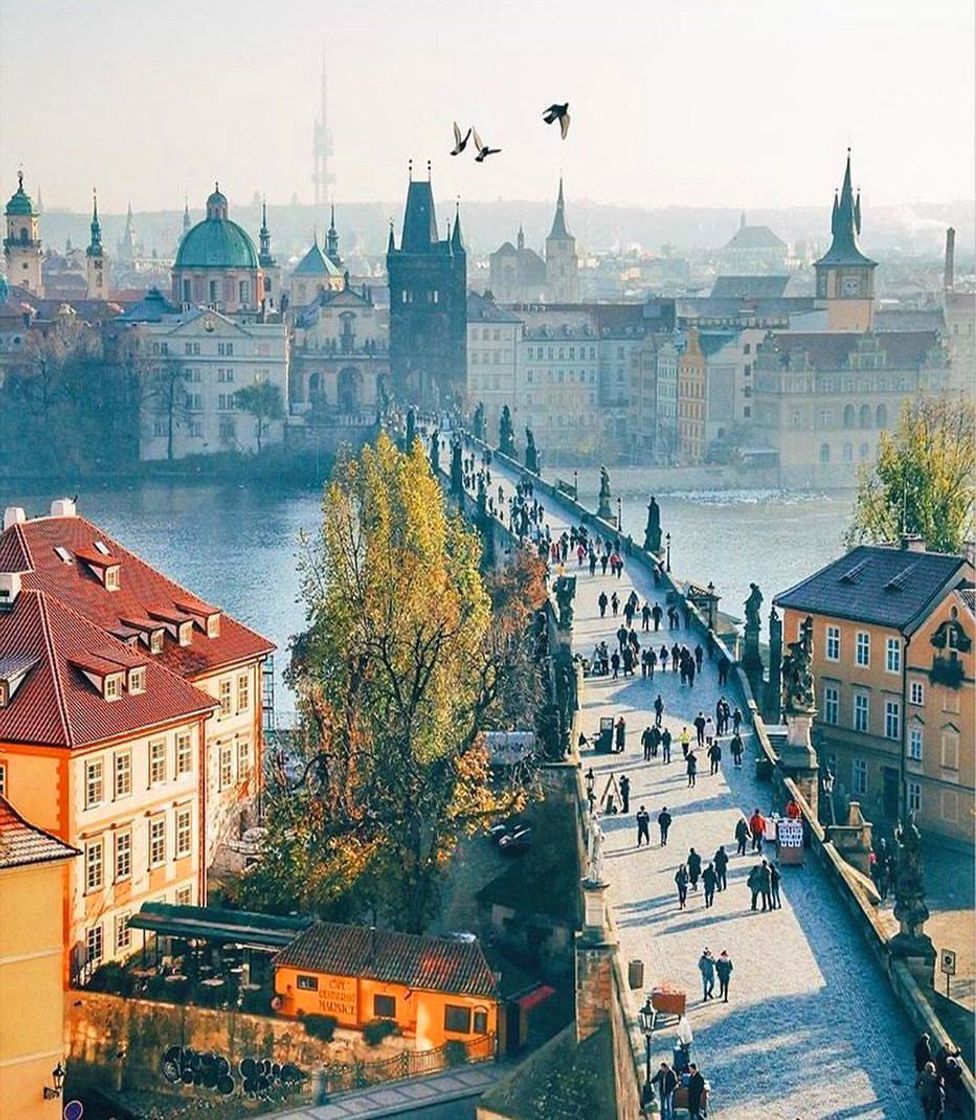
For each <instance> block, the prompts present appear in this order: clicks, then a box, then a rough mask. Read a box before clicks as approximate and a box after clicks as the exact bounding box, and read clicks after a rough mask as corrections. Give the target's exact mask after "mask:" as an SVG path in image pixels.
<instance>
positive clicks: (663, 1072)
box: [651, 1062, 678, 1120]
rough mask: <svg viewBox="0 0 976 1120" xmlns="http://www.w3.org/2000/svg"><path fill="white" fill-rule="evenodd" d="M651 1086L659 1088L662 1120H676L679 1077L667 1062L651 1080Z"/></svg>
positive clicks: (662, 1064) (663, 1063)
mask: <svg viewBox="0 0 976 1120" xmlns="http://www.w3.org/2000/svg"><path fill="white" fill-rule="evenodd" d="M651 1084H652V1085H655V1086H656V1087H657V1095H658V1100H659V1101H660V1102H661V1120H674V1091H675V1089H677V1087H678V1075H677V1074H676V1073H675V1072H674V1070H673V1069H672V1068H671V1067H670V1066H669V1065H668V1063H667V1062H662V1063H661V1065H660V1066H659V1067H658V1071H657V1073H655V1074H654V1076H653V1077H652V1078H651Z"/></svg>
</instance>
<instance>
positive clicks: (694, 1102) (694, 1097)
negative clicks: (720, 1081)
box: [688, 1062, 705, 1120]
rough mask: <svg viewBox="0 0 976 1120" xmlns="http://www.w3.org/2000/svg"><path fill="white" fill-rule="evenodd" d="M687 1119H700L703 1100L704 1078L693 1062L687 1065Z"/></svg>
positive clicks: (702, 1114)
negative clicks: (688, 1074) (688, 1075)
mask: <svg viewBox="0 0 976 1120" xmlns="http://www.w3.org/2000/svg"><path fill="white" fill-rule="evenodd" d="M688 1072H689V1073H690V1074H691V1076H690V1077H689V1078H688V1120H702V1118H703V1116H704V1113H703V1112H702V1105H703V1104H704V1100H705V1078H704V1077H702V1075H701V1072H700V1071H699V1069H698V1066H696V1065H695V1063H694V1062H692V1063H691V1065H690V1066H689V1067H688Z"/></svg>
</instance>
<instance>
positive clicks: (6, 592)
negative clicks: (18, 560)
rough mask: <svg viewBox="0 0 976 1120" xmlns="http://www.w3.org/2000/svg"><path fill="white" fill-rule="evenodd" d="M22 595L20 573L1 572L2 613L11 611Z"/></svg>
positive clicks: (0, 594) (0, 605) (0, 596)
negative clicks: (18, 597)
mask: <svg viewBox="0 0 976 1120" xmlns="http://www.w3.org/2000/svg"><path fill="white" fill-rule="evenodd" d="M19 594H20V573H19V572H0V611H4V610H6V611H9V610H10V608H11V607H12V606H13V605H14V603H15V602H16V601H17V596H18V595H19Z"/></svg>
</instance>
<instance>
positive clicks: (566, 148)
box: [0, 0, 973, 213]
mask: <svg viewBox="0 0 976 1120" xmlns="http://www.w3.org/2000/svg"><path fill="white" fill-rule="evenodd" d="M469 7H470V5H468V4H459V5H456V6H452V8H450V9H448V8H446V7H445V6H444V5H439V4H436V3H419V4H414V5H412V6H411V7H409V8H407V9H404V10H402V11H399V12H391V13H384V18H383V19H381V20H380V19H377V11H376V5H375V4H373V3H368V2H367V3H365V4H363V5H362V6H361V7H360V8H359V9H357V10H356V11H355V12H343V13H342V15H341V17H340V18H333V19H332V20H327V19H324V18H322V17H321V14H320V13H319V12H318V10H317V9H313V8H312V6H311V5H310V4H306V3H304V2H302V3H299V4H298V5H297V7H296V18H294V19H290V20H289V21H288V23H287V25H285V24H282V25H278V24H276V23H275V22H274V21H268V20H266V19H264V18H263V13H262V12H261V9H259V8H258V7H257V6H256V5H254V4H250V3H245V4H242V5H240V4H239V5H234V6H233V11H234V13H235V16H237V15H238V14H239V18H235V19H234V20H230V19H229V15H230V12H231V10H232V9H231V6H230V5H228V4H226V3H217V4H216V5H213V6H211V8H210V9H208V10H207V11H206V12H200V11H199V10H193V9H191V8H190V7H189V5H187V4H184V3H177V4H175V5H172V6H170V7H169V8H167V9H166V10H164V11H160V12H158V14H156V15H155V17H154V26H155V32H154V34H153V35H152V36H147V35H145V34H144V33H143V30H142V28H139V27H136V26H134V25H133V24H132V23H131V21H127V20H126V19H125V17H124V14H123V13H124V12H128V11H129V10H130V9H128V8H125V9H123V7H122V6H121V5H120V4H118V3H117V2H116V0H106V2H104V3H100V4H99V5H98V7H97V9H96V10H95V11H93V10H92V9H91V8H86V9H83V10H82V9H76V8H75V6H74V5H70V4H67V3H65V2H63V0H42V2H41V3H39V4H37V5H35V6H33V7H32V8H31V9H30V10H29V11H27V10H24V11H22V10H21V9H20V8H18V7H17V6H15V5H13V4H10V3H8V2H7V0H3V2H2V3H0V31H2V36H0V39H2V43H3V46H2V47H0V106H2V108H0V148H2V150H3V152H4V154H5V159H6V160H9V161H10V167H9V169H7V170H6V171H5V175H7V177H12V176H13V174H14V172H15V171H16V168H17V166H23V168H24V170H25V176H26V179H27V182H28V185H29V188H33V189H35V190H36V188H37V185H38V184H40V186H41V188H42V189H43V193H44V200H45V203H46V205H47V206H49V207H58V208H61V207H65V208H69V209H72V210H77V211H83V210H84V209H85V208H86V207H87V206H88V205H89V204H90V197H91V195H90V191H91V186H92V184H96V185H97V186H98V189H99V200H100V206H101V207H102V208H103V210H104V211H105V212H106V213H112V212H119V211H124V209H125V206H126V205H127V203H128V202H129V201H130V200H131V201H132V203H133V206H134V208H135V209H137V210H154V209H172V208H173V207H174V206H176V205H177V204H179V203H180V202H181V201H182V199H183V196H184V192H188V193H189V196H190V198H191V200H195V199H197V198H198V197H202V196H203V193H202V192H204V191H205V190H206V189H209V187H210V184H212V182H213V181H214V179H219V180H220V181H221V183H222V184H223V187H224V189H225V190H226V191H227V192H228V194H229V196H230V197H231V199H232V202H234V201H236V202H237V204H240V203H242V202H244V201H245V200H247V199H250V197H251V195H252V194H253V192H254V190H256V189H260V190H263V192H264V193H266V195H267V197H268V199H269V201H270V202H272V203H278V204H280V203H282V202H287V201H289V200H290V199H291V198H292V195H293V194H297V196H298V200H299V201H300V202H311V200H312V197H313V185H312V137H313V125H314V121H315V118H316V116H317V113H318V107H319V102H320V94H319V90H320V79H321V71H320V65H321V48H320V41H321V42H322V43H324V49H325V55H326V66H327V72H328V81H329V112H330V116H329V121H328V126H329V129H330V130H331V132H332V134H333V138H334V145H335V154H334V156H333V159H332V163H331V171H332V172H334V174H335V176H336V182H335V184H334V186H333V188H332V191H331V193H332V195H333V196H334V197H335V198H336V200H338V201H343V200H345V201H353V200H376V201H385V200H389V199H396V198H399V197H401V194H402V187H403V179H404V177H405V174H406V167H407V162H408V160H410V159H411V158H412V159H413V161H414V168H415V173H417V174H419V175H421V176H423V175H426V170H425V168H426V161H427V159H428V158H430V159H431V160H433V162H434V174H435V178H436V180H437V188H438V195H439V197H440V198H442V199H449V198H452V197H454V196H455V195H459V196H460V197H461V199H462V200H467V201H491V200H495V199H498V198H505V199H510V200H511V199H527V200H535V199H540V200H541V199H548V198H551V197H552V191H553V186H552V184H553V182H555V180H556V178H557V177H558V176H559V174H560V173H564V174H565V175H566V176H567V179H569V180H571V181H572V183H573V193H574V196H575V197H576V198H578V199H580V200H584V199H590V200H595V201H600V202H605V203H608V204H614V205H641V206H646V207H648V208H656V207H661V206H669V205H674V206H714V205H725V206H736V207H738V206H741V207H745V208H749V209H751V208H755V209H764V208H776V207H784V206H808V205H823V199H824V190H825V184H829V185H830V186H833V185H834V184H835V183H836V177H837V168H838V165H839V163H840V160H841V159H842V157H843V153H844V149H845V148H846V147H847V146H848V144H850V145H851V146H852V147H853V149H854V153H855V161H856V170H857V175H858V178H859V181H860V183H861V186H862V187H863V190H864V196H865V199H866V201H868V202H870V204H871V205H874V206H880V205H893V204H900V203H905V204H908V203H911V202H913V201H920V202H922V201H924V202H948V201H954V200H958V199H966V198H969V197H971V196H972V181H973V179H972V166H973V144H972V139H971V137H972V135H973V127H972V123H973V122H972V109H971V106H972V104H973V75H972V67H971V58H970V55H971V49H970V47H971V43H972V29H973V13H972V10H971V8H970V6H969V5H964V4H962V3H955V2H953V3H947V4H946V5H944V10H943V12H942V18H941V19H940V21H939V24H938V26H935V25H933V24H932V21H926V20H925V19H924V18H923V16H922V15H921V14H916V13H915V12H914V10H913V9H911V8H909V7H908V5H907V4H898V5H894V6H893V5H890V4H889V5H885V6H884V8H883V9H882V7H881V6H880V5H878V4H875V3H873V2H869V3H862V4H859V5H857V6H856V8H855V10H854V11H850V10H848V9H846V8H845V9H843V10H842V9H840V8H839V7H837V6H836V5H831V6H830V7H829V8H824V7H821V6H817V5H814V4H812V3H805V2H804V3H801V4H797V5H792V6H791V8H790V11H789V13H788V14H787V13H785V12H783V11H780V10H779V9H777V8H776V7H775V6H773V5H772V4H769V3H766V2H765V0H757V2H756V3H755V4H753V5H752V7H751V16H752V22H753V25H754V26H755V27H756V28H757V29H759V30H758V31H757V36H758V38H757V44H756V46H757V49H756V50H755V51H748V50H746V51H743V49H742V47H741V43H742V35H741V31H742V16H741V10H740V11H738V12H736V11H733V9H732V8H731V7H728V8H725V9H723V10H719V11H718V12H708V13H707V18H706V7H705V5H704V4H702V3H697V2H692V3H690V4H685V5H683V6H681V7H680V8H679V7H677V6H676V5H672V4H670V3H666V4H663V5H662V13H663V16H664V18H662V19H660V20H657V21H655V22H654V23H653V26H652V27H651V30H649V31H648V34H647V36H646V37H645V36H642V35H636V36H635V35H633V34H632V33H630V28H631V24H632V23H633V21H634V20H635V19H637V20H642V19H643V20H646V14H642V13H643V9H638V8H636V7H634V6H631V5H626V6H621V7H620V8H618V9H617V10H615V11H614V12H612V13H610V14H609V15H608V16H606V17H605V18H604V19H602V20H601V22H600V24H599V26H594V27H592V28H589V29H588V25H587V21H586V7H585V5H582V4H580V3H569V4H567V5H564V15H563V18H562V20H561V22H560V24H559V25H558V26H557V25H554V24H553V23H552V21H551V18H550V17H549V16H548V13H546V12H545V11H543V9H541V7H531V8H529V9H528V10H524V11H517V10H516V8H515V7H514V6H512V5H510V4H507V3H503V4H501V5H500V6H499V7H498V8H497V9H496V18H495V19H494V20H493V23H492V25H491V26H489V27H484V28H481V27H479V28H478V34H479V36H480V38H479V41H478V43H477V44H472V45H471V47H470V48H469V49H465V50H456V49H452V50H447V49H445V48H444V46H443V45H444V44H455V45H456V44H460V43H461V42H463V41H464V38H463V36H462V35H461V31H462V29H466V35H467V38H468V39H470V38H471V32H470V28H471V26H472V22H471V16H472V13H471V12H470V11H469ZM882 11H883V12H884V15H885V20H884V22H883V23H882V22H879V21H878V19H877V18H876V17H877V16H878V15H880V14H881V13H882ZM259 15H261V16H262V18H260V19H259V18H258V17H259ZM672 16H673V18H672ZM36 20H44V21H45V23H46V25H48V28H49V29H48V30H47V31H46V34H45V36H44V38H43V40H42V39H39V38H38V37H37V36H36V35H34V34H32V33H31V26H32V21H36ZM109 28H111V34H109V33H108V31H109ZM435 33H436V34H435ZM733 34H734V35H735V37H733ZM335 41H338V42H339V43H340V44H341V46H340V47H339V48H338V49H336V48H335V47H334V46H333V43H334V42H335ZM160 42H163V43H179V48H178V51H177V52H176V54H175V56H174V55H173V53H172V49H171V48H167V55H166V64H165V66H161V65H160V55H159V47H158V44H159V43H160ZM215 42H219V43H221V44H222V46H221V48H220V53H219V55H217V56H215V54H214V50H213V44H214V43H215ZM732 42H737V43H738V44H740V45H739V47H738V50H730V49H729V48H728V44H729V43H732ZM797 43H802V44H803V47H804V51H803V57H802V58H801V57H799V56H798V54H797V51H796V48H795V44H797ZM530 44H533V45H532V46H530ZM52 53H53V54H57V55H59V56H61V57H72V56H75V57H78V58H80V59H83V60H84V61H83V64H79V65H78V66H75V67H70V66H66V67H62V68H60V69H58V70H54V71H51V72H44V90H45V95H44V97H43V99H41V100H40V101H39V100H38V99H37V98H36V97H35V98H34V99H33V100H32V113H31V114H30V116H28V115H27V114H24V113H22V112H18V109H17V104H18V91H21V90H23V89H25V88H29V87H30V82H31V80H32V79H31V74H32V73H33V74H35V75H36V74H37V73H38V72H41V70H42V68H43V58H44V55H45V54H52ZM405 53H406V54H407V55H409V58H410V62H409V65H408V66H407V68H406V73H407V75H408V77H409V80H408V81H406V82H405V81H404V80H403V74H404V68H403V66H402V64H401V61H400V59H401V57H402V56H403V55H404V54H405ZM807 58H810V59H814V60H815V61H814V62H813V63H812V64H805V63H804V60H805V59H807ZM215 59H216V61H217V62H219V63H221V65H220V66H219V67H218V68H217V74H216V80H215V81H212V80H210V78H209V76H208V74H209V72H208V67H210V66H212V64H213V63H214V61H215ZM757 60H761V65H757V64H756V62H757ZM648 62H649V63H650V64H651V65H649V66H648V65H647V63H648ZM224 66H226V67H227V68H226V69H224ZM821 71H822V72H823V73H825V74H826V75H833V74H843V75H844V80H843V82H832V81H828V80H824V81H820V80H819V78H818V74H819V73H820V72H821ZM498 73H506V74H513V75H515V77H514V78H513V80H511V81H510V82H508V83H506V84H505V85H504V86H502V85H500V84H499V83H497V82H496V81H493V80H492V79H493V76H494V75H495V74H498ZM797 74H799V75H800V77H799V78H797V76H796V75H797ZM906 74H907V75H910V77H911V80H910V81H906V80H905V75H906ZM225 78H226V80H225ZM276 83H280V85H279V84H276ZM730 83H731V84H734V85H736V86H737V87H738V101H739V104H740V109H739V110H737V111H738V112H741V113H743V114H744V115H745V116H746V126H745V128H744V129H743V128H730V127H729V121H728V118H727V114H723V117H722V118H721V119H720V118H719V116H718V115H717V114H715V112H714V110H715V107H716V105H720V106H722V107H724V105H725V104H727V100H728V97H727V95H728V90H729V88H730ZM276 90H277V92H274V91H276ZM445 91H450V93H449V94H448V93H445ZM554 97H557V98H559V99H561V100H565V99H568V100H569V102H570V106H571V113H572V117H573V126H572V129H571V131H570V135H569V138H568V139H567V140H566V141H565V142H562V141H560V140H559V138H558V134H557V133H556V132H555V131H554V130H551V129H547V128H546V127H545V125H544V124H543V123H542V121H541V116H540V112H541V109H542V108H544V106H545V105H546V104H548V103H549V102H550V101H551V100H553V98H554ZM201 104H204V105H205V106H207V107H208V108H207V109H205V110H204V111H203V112H201V110H200V105H201ZM946 104H948V105H950V106H956V107H957V111H956V112H949V113H946V112H945V111H944V107H945V105H946ZM393 105H395V106H396V109H397V111H396V114H395V115H394V114H393V113H391V111H390V106H393ZM621 105H623V106H624V109H625V111H624V112H623V113H621V112H620V106H621ZM659 105H663V106H664V108H663V109H661V110H658V109H657V108H656V107H657V106H659ZM755 105H758V106H760V107H761V109H762V112H761V113H758V112H756V111H755V110H753V109H751V108H750V107H751V106H755ZM614 114H616V116H614ZM455 117H457V118H458V119H459V121H468V120H472V121H473V122H474V123H476V124H477V125H478V127H479V131H481V133H482V134H483V135H484V136H485V137H487V138H488V139H489V140H490V141H491V142H492V143H493V144H497V145H498V146H500V147H502V148H503V152H502V154H501V155H499V156H498V157H493V160H492V161H490V162H489V163H488V164H487V165H478V164H475V162H474V161H473V159H468V158H467V155H465V156H462V157H460V158H458V159H454V160H452V159H450V158H449V157H448V155H447V153H448V151H449V147H450V123H451V120H452V119H454V118H455ZM214 121H219V122H220V124H219V128H215V127H212V125H213V122H214ZM55 122H56V123H55ZM150 125H151V130H152V135H153V137H154V138H155V139H156V142H155V143H145V142H144V141H147V140H148V139H149V133H148V131H147V129H149V128H150ZM635 128H636V130H637V131H638V134H639V136H641V139H639V141H638V142H636V143H635V142H634V139H633V136H634V132H635ZM644 130H646V135H642V134H643V133H644ZM744 137H745V138H747V141H746V142H744ZM906 137H908V138H910V143H911V149H910V151H909V148H908V144H907V143H906ZM960 137H962V138H963V140H962V142H960ZM136 148H138V149H139V158H138V160H136V159H134V158H133V151H134V150H135V149H136ZM662 156H663V157H664V158H662Z"/></svg>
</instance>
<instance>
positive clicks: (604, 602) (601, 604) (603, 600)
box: [596, 591, 610, 618]
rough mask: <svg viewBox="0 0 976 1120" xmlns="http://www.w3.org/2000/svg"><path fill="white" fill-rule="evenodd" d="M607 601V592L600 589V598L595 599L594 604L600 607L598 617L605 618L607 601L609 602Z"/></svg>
mask: <svg viewBox="0 0 976 1120" xmlns="http://www.w3.org/2000/svg"><path fill="white" fill-rule="evenodd" d="M609 602H610V600H609V599H608V598H607V593H606V592H605V591H601V592H600V598H599V599H597V601H596V605H597V606H598V607H599V608H600V617H601V618H606V616H607V603H609Z"/></svg>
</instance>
